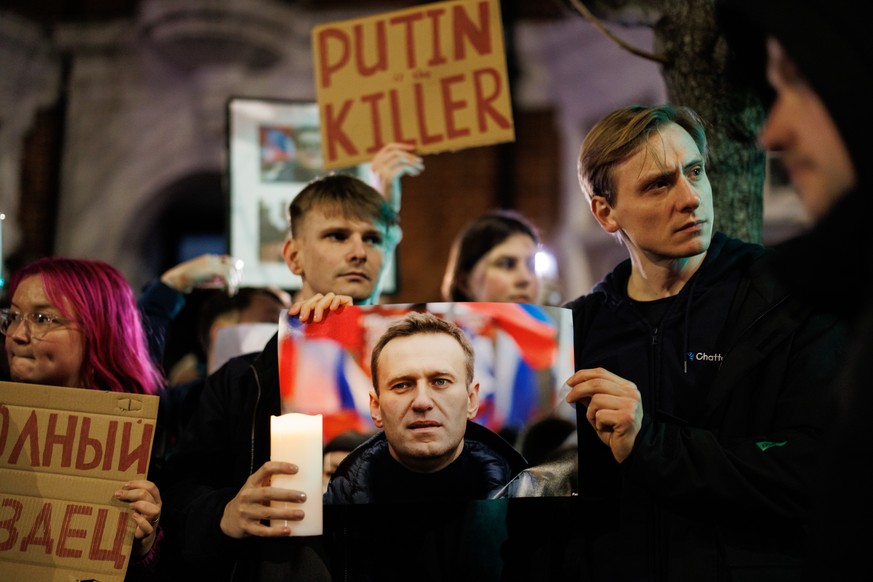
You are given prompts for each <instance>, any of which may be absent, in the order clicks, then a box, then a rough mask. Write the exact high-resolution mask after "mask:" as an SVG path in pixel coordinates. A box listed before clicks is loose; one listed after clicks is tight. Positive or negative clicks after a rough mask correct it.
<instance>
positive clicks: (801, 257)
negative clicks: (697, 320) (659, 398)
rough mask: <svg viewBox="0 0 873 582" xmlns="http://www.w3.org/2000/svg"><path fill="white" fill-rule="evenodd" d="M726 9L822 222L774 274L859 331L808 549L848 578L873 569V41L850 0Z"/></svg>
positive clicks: (811, 209)
mask: <svg viewBox="0 0 873 582" xmlns="http://www.w3.org/2000/svg"><path fill="white" fill-rule="evenodd" d="M718 9H719V12H718V14H719V17H720V24H721V26H722V28H723V29H724V30H725V33H726V35H727V38H728V40H729V41H730V43H731V45H732V48H733V52H734V56H735V57H736V61H735V64H736V65H737V70H738V71H741V72H744V73H746V74H747V75H749V76H748V77H746V80H751V81H756V82H757V83H756V85H757V86H760V80H761V78H762V77H763V76H764V75H765V74H766V77H767V80H768V82H769V84H770V86H771V91H772V92H771V93H770V95H769V96H768V97H769V98H770V99H771V106H770V109H769V112H768V115H767V119H766V121H765V124H764V126H763V128H762V129H761V132H760V141H761V145H762V146H763V147H765V148H767V149H768V150H774V151H779V152H781V156H782V158H783V160H784V161H785V164H786V166H787V168H788V173H789V177H790V179H791V183H792V185H793V187H794V189H795V190H796V191H797V193H798V194H799V196H800V199H801V201H802V203H803V205H804V207H805V208H806V209H807V211H808V213H809V215H810V216H811V217H812V218H813V226H812V228H810V229H809V230H808V231H807V232H805V233H803V234H802V235H801V236H798V237H796V238H794V239H792V240H790V241H788V242H786V243H785V244H784V245H781V247H782V248H781V251H782V260H781V261H780V262H779V263H778V264H777V273H778V274H779V276H780V277H781V278H782V279H783V280H784V281H786V282H787V284H788V285H789V286H790V287H791V289H792V290H794V291H795V293H796V294H797V295H799V296H801V297H803V298H804V299H805V300H806V301H807V302H808V303H809V304H811V305H818V306H822V307H824V308H826V309H828V310H830V311H832V312H834V313H835V314H837V315H838V316H839V317H841V318H843V319H844V320H845V321H846V322H847V324H848V325H849V326H850V336H849V338H850V341H849V347H848V348H847V356H846V359H845V360H843V361H842V363H841V365H840V369H839V374H838V376H837V379H836V381H835V382H834V383H833V395H834V399H833V400H834V402H833V406H834V408H832V409H831V408H828V407H827V404H828V402H829V398H828V396H829V395H827V394H824V393H822V394H821V404H820V405H819V408H820V410H821V411H820V415H821V416H822V417H823V418H825V419H826V420H827V423H828V426H829V427H831V428H832V429H833V430H831V431H830V432H829V433H828V438H827V439H826V441H825V447H824V452H823V455H822V461H823V463H824V466H823V467H822V470H821V472H820V474H821V476H822V478H821V481H820V485H819V488H818V489H817V490H816V494H815V496H814V498H815V500H816V507H815V509H816V510H815V513H814V517H813V528H812V532H813V534H812V539H811V544H810V550H809V552H808V553H807V555H808V556H809V557H810V565H809V566H810V567H809V568H807V572H808V574H809V577H808V579H809V580H822V579H831V580H839V579H849V578H851V577H854V576H855V572H858V571H863V568H865V567H866V566H867V564H866V561H867V560H866V558H867V544H866V540H865V539H864V537H863V536H860V535H858V533H857V532H858V531H859V528H862V527H863V524H866V523H869V522H870V520H871V519H873V504H871V503H870V501H869V499H870V496H869V493H868V492H867V488H866V479H864V478H863V476H866V475H867V474H869V473H870V470H871V456H870V446H871V436H870V435H871V433H870V428H869V421H868V414H869V411H870V409H871V407H873V399H871V397H873V379H871V374H870V371H869V368H868V367H867V365H866V364H867V362H866V360H867V358H869V356H870V354H871V353H873V301H871V299H870V294H869V292H868V291H867V287H866V284H865V283H866V274H867V273H869V272H870V270H871V268H873V253H871V249H873V247H871V245H870V244H869V243H865V242H864V241H865V240H866V236H867V234H868V230H869V225H868V222H869V220H870V216H871V215H873V214H871V213H873V193H871V192H870V188H871V184H870V177H871V176H870V170H868V169H867V168H869V165H868V164H867V163H866V159H864V158H866V153H867V147H866V144H867V142H868V141H869V138H870V134H871V131H873V112H871V108H870V104H869V102H868V101H869V93H870V91H869V89H870V87H871V86H873V78H871V77H873V36H871V34H870V32H869V30H868V28H869V26H868V23H867V21H866V20H865V19H864V18H859V16H858V14H857V11H858V5H857V3H855V2H850V1H849V0H832V1H829V2H811V1H809V0H778V1H771V2H754V1H751V0H730V1H726V0H722V1H721V2H720V3H719V5H718ZM765 63H766V64H765ZM862 156H864V158H862ZM829 275H830V276H829ZM865 467H866V469H865Z"/></svg>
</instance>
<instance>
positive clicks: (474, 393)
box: [467, 382, 479, 419]
mask: <svg viewBox="0 0 873 582" xmlns="http://www.w3.org/2000/svg"><path fill="white" fill-rule="evenodd" d="M477 412H479V383H478V382H476V383H475V384H473V386H472V387H471V388H470V390H468V391H467V418H469V419H472V418H473V417H474V416H476V413H477Z"/></svg>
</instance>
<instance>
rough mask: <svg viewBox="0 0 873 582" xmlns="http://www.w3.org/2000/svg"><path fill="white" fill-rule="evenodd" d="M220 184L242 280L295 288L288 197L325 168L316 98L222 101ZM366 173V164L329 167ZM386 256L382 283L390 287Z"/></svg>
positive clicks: (392, 264) (393, 282)
mask: <svg viewBox="0 0 873 582" xmlns="http://www.w3.org/2000/svg"><path fill="white" fill-rule="evenodd" d="M227 130H228V140H227V143H228V158H227V184H228V192H229V199H230V204H229V206H230V220H229V225H228V241H229V246H230V254H231V255H233V256H234V257H236V258H238V259H241V260H242V261H243V262H244V267H243V273H242V281H241V285H243V286H247V287H252V286H265V285H273V286H277V287H281V288H282V289H287V290H290V291H294V290H296V289H299V288H300V287H301V285H302V283H301V281H300V277H298V276H296V275H293V274H292V273H291V272H290V271H289V270H288V268H287V267H286V266H285V262H284V260H283V258H282V246H283V244H284V242H285V238H286V236H287V233H288V220H287V210H288V204H289V203H290V202H291V200H293V198H294V197H295V196H296V195H297V194H298V193H299V192H300V191H301V190H302V189H303V188H304V187H305V186H306V184H307V183H308V182H309V181H310V180H312V179H313V178H316V177H317V176H320V175H322V174H324V173H326V170H324V169H323V166H322V157H321V131H320V128H319V115H318V104H317V103H316V102H315V101H291V100H280V99H258V98H249V97H231V98H230V99H229V100H228V103H227ZM331 171H332V172H342V173H347V174H351V175H354V176H357V177H358V178H361V179H363V180H367V176H368V173H369V164H360V165H357V166H353V167H349V168H342V169H338V170H331ZM396 268H397V267H396V261H395V260H394V258H393V257H391V258H390V260H389V269H388V272H386V273H385V275H384V277H385V278H384V280H383V285H382V291H383V292H384V293H388V294H390V293H393V292H394V291H395V290H396V288H397V272H396Z"/></svg>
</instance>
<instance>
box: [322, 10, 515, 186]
mask: <svg viewBox="0 0 873 582" xmlns="http://www.w3.org/2000/svg"><path fill="white" fill-rule="evenodd" d="M312 52H313V55H314V59H315V76H316V78H315V85H316V93H317V98H318V106H319V115H320V119H321V124H320V125H321V147H322V154H323V164H324V168H325V169H334V168H340V167H343V166H350V165H354V164H358V163H361V162H365V161H369V160H370V159H371V158H372V157H373V155H374V154H375V153H376V152H377V151H379V149H380V148H381V147H382V146H383V145H385V144H386V143H389V142H395V141H401V142H407V143H413V144H415V146H416V150H417V152H418V153H419V154H425V153H433V152H439V151H446V150H458V149H463V148H468V147H474V146H481V145H489V144H495V143H501V142H506V141H513V140H514V139H515V129H514V126H513V121H512V106H511V99H510V90H509V81H508V77H507V74H506V55H505V51H504V46H503V26H502V23H501V17H500V3H499V1H498V0H457V1H453V2H434V3H429V4H424V5H422V6H418V7H415V8H409V9H405V10H398V11H396V12H387V13H383V14H379V15H377V16H370V17H365V18H358V19H353V20H346V21H341V22H334V23H329V24H324V25H320V26H317V27H315V28H314V29H313V32H312Z"/></svg>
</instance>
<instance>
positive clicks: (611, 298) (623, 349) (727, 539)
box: [567, 104, 844, 582]
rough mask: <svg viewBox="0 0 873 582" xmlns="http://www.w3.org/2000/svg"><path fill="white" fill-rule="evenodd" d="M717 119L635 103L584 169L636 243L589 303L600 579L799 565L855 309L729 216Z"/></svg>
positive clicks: (599, 131)
mask: <svg viewBox="0 0 873 582" xmlns="http://www.w3.org/2000/svg"><path fill="white" fill-rule="evenodd" d="M706 168H707V140H706V134H705V131H704V124H703V122H702V120H701V119H700V118H699V117H698V116H697V114H696V113H695V112H694V111H692V110H691V109H689V108H687V107H681V106H675V105H671V104H664V105H659V106H653V107H645V106H638V105H634V106H627V107H623V108H620V109H618V110H616V111H614V112H612V113H610V114H608V115H607V116H606V117H604V118H603V119H602V120H601V121H600V122H598V123H597V124H596V125H595V126H594V127H593V128H592V129H591V131H590V132H589V133H588V135H587V137H586V138H585V140H584V142H583V144H582V148H581V151H580V156H579V178H580V183H581V186H582V190H583V192H584V193H585V195H586V196H587V198H588V200H589V202H590V208H591V211H592V213H593V215H594V217H595V218H596V219H597V221H598V222H599V224H600V225H601V227H602V228H603V229H604V230H605V231H607V232H609V233H612V234H614V235H615V236H616V237H618V238H619V240H620V241H621V242H622V243H623V244H624V246H625V247H626V248H627V250H628V254H629V255H630V258H629V259H628V260H626V261H624V262H622V263H621V264H619V265H618V266H617V267H616V268H615V269H614V270H613V271H612V272H611V273H610V274H608V275H607V276H606V277H605V278H604V280H603V281H601V282H600V283H598V284H597V285H596V286H595V287H594V289H593V290H592V291H591V292H590V293H588V294H586V295H583V296H581V297H579V298H578V299H576V300H574V301H571V302H570V303H569V304H567V306H568V307H570V308H571V309H572V311H573V325H574V336H575V341H574V345H575V366H576V370H577V371H576V373H575V374H574V375H573V376H571V377H570V379H569V380H568V381H567V382H568V384H569V386H570V387H571V389H570V393H569V395H568V396H567V401H568V402H571V403H574V404H575V405H576V406H577V414H578V417H579V418H578V421H577V424H578V427H579V428H578V431H579V434H578V447H579V497H580V499H581V503H582V504H583V506H584V507H585V508H586V510H585V514H586V518H587V519H588V520H590V523H589V526H590V527H589V529H588V532H589V534H588V535H587V537H586V538H585V540H584V554H585V557H584V559H583V567H584V568H585V569H586V572H585V576H584V577H583V578H584V579H586V580H606V579H608V580H611V581H615V580H647V581H656V580H663V581H670V582H676V581H683V580H688V581H692V580H693V581H695V582H706V581H711V582H716V581H718V582H721V581H725V580H761V581H764V580H766V581H768V582H773V581H775V580H794V579H797V577H798V576H799V575H800V573H801V571H802V568H803V552H804V549H805V543H806V540H805V536H804V533H805V529H804V527H805V526H806V524H807V522H808V518H809V510H810V506H811V498H810V487H811V483H812V482H813V481H814V480H815V477H816V472H815V463H814V459H815V458H816V456H817V455H818V453H819V450H820V448H821V443H822V435H823V433H824V431H825V428H826V426H827V419H826V418H823V417H822V416H821V414H820V409H819V408H818V406H817V403H818V402H819V399H818V396H819V395H820V394H821V393H822V391H826V390H827V386H828V384H829V382H830V381H831V380H832V378H833V376H834V374H835V371H836V366H837V362H838V359H839V357H840V352H841V349H842V347H843V335H844V332H843V329H842V327H841V326H840V324H839V322H838V321H837V320H836V319H834V318H832V317H830V316H828V315H827V314H823V313H819V312H818V311H817V310H816V309H814V308H813V307H812V306H810V305H808V304H805V303H803V302H800V301H798V300H796V299H795V298H794V297H792V295H791V294H790V293H788V292H787V291H786V289H785V288H784V287H783V286H782V285H780V284H779V282H778V281H776V280H774V278H773V277H772V275H771V271H772V264H771V263H772V261H773V259H774V255H775V254H774V253H773V252H772V251H770V250H768V249H765V248H764V247H761V246H759V245H755V244H751V243H745V242H742V241H739V240H736V239H732V238H730V237H728V236H726V235H724V234H723V233H718V232H713V220H714V211H713V203H712V188H711V186H710V183H709V179H708V177H707V173H706Z"/></svg>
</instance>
